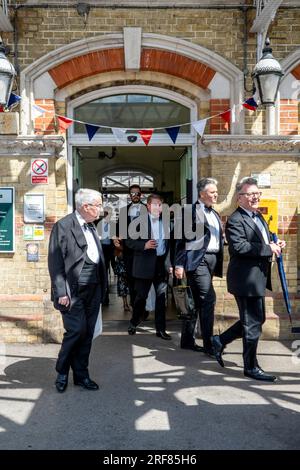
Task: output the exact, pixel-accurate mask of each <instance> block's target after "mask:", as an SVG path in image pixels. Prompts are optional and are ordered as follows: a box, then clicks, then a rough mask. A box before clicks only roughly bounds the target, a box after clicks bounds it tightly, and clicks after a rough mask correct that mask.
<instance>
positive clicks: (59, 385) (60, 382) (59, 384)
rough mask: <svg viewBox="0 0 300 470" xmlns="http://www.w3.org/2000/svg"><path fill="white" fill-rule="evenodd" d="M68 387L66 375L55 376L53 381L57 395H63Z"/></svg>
mask: <svg viewBox="0 0 300 470" xmlns="http://www.w3.org/2000/svg"><path fill="white" fill-rule="evenodd" d="M67 386H68V376H67V374H57V378H56V381H55V387H56V390H57V391H58V392H59V393H63V392H64V391H65V390H66V388H67Z"/></svg>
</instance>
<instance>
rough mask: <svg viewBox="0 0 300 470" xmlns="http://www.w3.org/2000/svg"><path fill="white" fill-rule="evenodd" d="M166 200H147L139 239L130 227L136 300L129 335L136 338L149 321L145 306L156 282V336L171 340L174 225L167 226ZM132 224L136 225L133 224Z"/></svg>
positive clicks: (128, 242)
mask: <svg viewBox="0 0 300 470" xmlns="http://www.w3.org/2000/svg"><path fill="white" fill-rule="evenodd" d="M161 213H162V200H161V198H160V196H159V195H157V194H151V195H150V196H148V198H147V212H146V213H145V214H144V215H141V216H140V217H139V219H136V220H134V221H133V223H134V222H136V224H137V226H136V229H137V230H139V232H140V233H139V236H138V237H137V238H136V239H133V226H132V225H131V227H130V228H129V234H130V233H131V235H132V238H128V239H127V240H126V242H125V243H126V245H127V246H128V247H129V248H130V249H131V250H133V264H132V275H133V277H134V278H135V285H134V288H135V292H136V294H135V300H134V304H133V313H132V318H131V320H130V322H129V327H128V333H129V334H130V335H134V334H135V333H136V327H137V326H138V325H139V324H140V323H141V321H142V320H144V319H145V305H146V300H147V297H148V293H149V291H150V288H151V285H152V283H153V285H154V289H155V292H156V301H155V328H156V336H158V337H159V338H162V339H165V340H170V339H171V336H170V335H169V334H168V333H166V295H167V287H168V285H167V275H168V272H171V270H172V268H171V262H170V259H169V249H170V226H169V224H168V226H166V225H167V224H165V223H163V220H162V217H161ZM133 223H132V224H133Z"/></svg>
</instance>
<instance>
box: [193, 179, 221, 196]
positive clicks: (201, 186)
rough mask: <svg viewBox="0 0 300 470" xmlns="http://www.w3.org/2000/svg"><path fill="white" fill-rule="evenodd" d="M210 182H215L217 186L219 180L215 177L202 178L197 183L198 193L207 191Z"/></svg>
mask: <svg viewBox="0 0 300 470" xmlns="http://www.w3.org/2000/svg"><path fill="white" fill-rule="evenodd" d="M209 184H215V185H216V186H217V185H218V181H217V180H216V179H214V178H201V179H200V180H199V181H198V183H197V191H198V194H199V193H200V192H201V191H205V188H206V186H208V185H209Z"/></svg>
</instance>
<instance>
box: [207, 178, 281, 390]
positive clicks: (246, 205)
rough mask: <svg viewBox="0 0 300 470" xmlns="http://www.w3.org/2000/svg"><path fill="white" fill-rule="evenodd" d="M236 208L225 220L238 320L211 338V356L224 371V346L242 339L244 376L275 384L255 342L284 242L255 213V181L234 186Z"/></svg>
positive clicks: (229, 280) (230, 287) (229, 279)
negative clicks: (260, 360) (274, 237)
mask: <svg viewBox="0 0 300 470" xmlns="http://www.w3.org/2000/svg"><path fill="white" fill-rule="evenodd" d="M236 191H237V202H238V208H237V209H236V210H235V211H234V212H233V214H232V215H231V216H230V217H229V218H228V221H227V224H226V228H225V234H226V239H227V242H228V246H229V255H230V261H229V266H228V271H227V285H228V291H229V292H230V293H231V294H233V295H234V297H235V300H236V303H237V306H238V309H239V315H240V319H239V321H237V322H236V323H235V324H234V325H232V326H231V327H230V328H228V329H227V330H226V331H224V332H223V333H222V334H221V335H215V336H213V338H212V343H213V347H214V352H215V356H216V359H217V361H218V362H219V364H220V365H221V366H222V367H224V362H223V358H222V353H223V350H224V348H225V346H226V345H227V344H229V343H231V342H232V341H233V340H235V339H237V338H243V360H244V375H245V376H246V377H250V378H252V379H255V380H263V381H266V382H274V381H275V380H276V377H275V376H274V375H270V374H266V373H265V372H264V371H263V370H262V368H261V367H260V366H259V364H258V362H257V357H256V352H257V346H258V340H259V337H260V334H261V330H262V324H263V323H264V321H265V318H266V317H265V291H266V287H267V288H268V289H271V288H272V287H271V278H270V273H271V261H272V256H273V254H275V255H276V256H278V255H279V254H280V252H281V249H282V248H284V246H285V242H284V241H283V240H278V242H277V243H274V242H273V241H272V240H271V236H270V232H269V229H268V225H267V224H266V222H265V220H264V218H263V217H262V216H261V214H260V213H259V212H258V207H259V200H260V197H261V192H260V191H259V189H258V187H257V181H256V179H254V178H248V177H247V178H244V179H243V180H242V181H241V182H240V183H238V184H237V186H236Z"/></svg>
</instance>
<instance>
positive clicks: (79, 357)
mask: <svg viewBox="0 0 300 470" xmlns="http://www.w3.org/2000/svg"><path fill="white" fill-rule="evenodd" d="M100 300H101V286H100V285H99V284H88V285H79V286H78V289H77V292H76V294H75V296H74V297H72V307H71V309H70V310H69V311H68V312H64V313H62V319H63V324H64V328H65V330H66V331H65V333H64V337H63V341H62V345H61V348H60V351H59V354H58V359H57V362H56V371H57V372H58V373H60V374H68V373H69V370H70V367H71V368H72V370H73V375H74V378H76V379H80V380H81V379H84V378H86V377H88V376H89V373H88V364H89V355H90V351H91V346H92V340H93V335H94V329H95V324H96V320H97V318H98V313H99V308H100Z"/></svg>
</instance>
